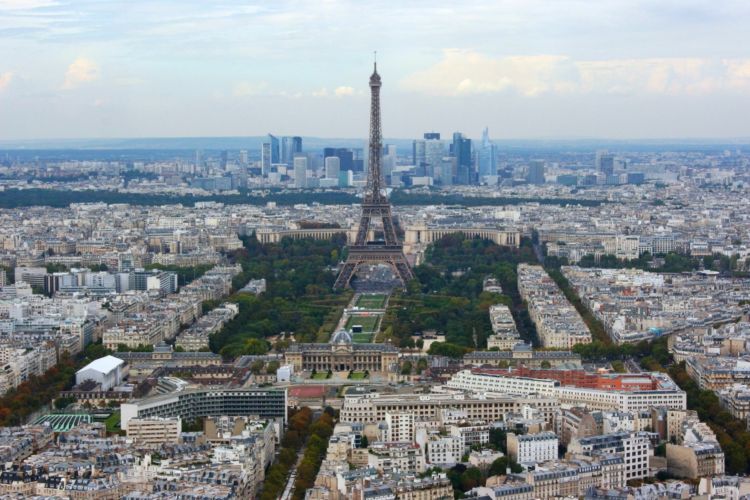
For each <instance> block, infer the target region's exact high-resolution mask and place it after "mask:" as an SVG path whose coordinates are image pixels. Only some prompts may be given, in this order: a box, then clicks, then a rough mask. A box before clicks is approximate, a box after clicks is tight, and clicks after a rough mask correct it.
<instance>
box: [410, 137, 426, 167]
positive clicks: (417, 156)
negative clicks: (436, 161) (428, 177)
mask: <svg viewBox="0 0 750 500" xmlns="http://www.w3.org/2000/svg"><path fill="white" fill-rule="evenodd" d="M411 156H412V162H413V163H414V167H415V168H416V170H417V175H425V170H426V168H425V167H426V166H427V141H425V140H424V139H415V140H414V142H413V143H412V146H411Z"/></svg>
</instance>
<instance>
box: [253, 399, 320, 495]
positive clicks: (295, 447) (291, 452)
mask: <svg viewBox="0 0 750 500" xmlns="http://www.w3.org/2000/svg"><path fill="white" fill-rule="evenodd" d="M312 418H313V412H312V410H311V409H310V408H308V407H307V406H305V407H303V408H300V409H299V410H293V409H291V410H289V424H288V426H287V431H286V432H285V433H284V437H283V438H282V440H281V449H280V450H279V454H278V455H277V456H276V460H275V461H274V463H273V464H272V465H271V467H269V469H268V471H267V472H266V477H265V480H264V481H263V489H262V491H261V493H260V499H261V500H276V499H278V498H281V494H282V493H283V492H284V488H285V487H286V483H287V480H288V478H289V474H290V473H291V471H292V468H293V467H294V465H295V464H296V463H297V453H298V452H299V450H300V448H302V445H303V444H304V442H305V440H306V439H307V436H308V428H309V427H310V424H311V423H312Z"/></svg>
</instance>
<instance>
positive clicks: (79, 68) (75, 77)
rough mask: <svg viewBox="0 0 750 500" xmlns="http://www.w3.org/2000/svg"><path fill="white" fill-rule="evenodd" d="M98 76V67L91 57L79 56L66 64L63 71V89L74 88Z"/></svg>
mask: <svg viewBox="0 0 750 500" xmlns="http://www.w3.org/2000/svg"><path fill="white" fill-rule="evenodd" d="M97 78H99V67H98V66H97V65H96V63H95V62H94V61H92V60H91V59H86V58H85V57H79V58H78V59H76V60H75V61H73V62H72V63H70V66H68V71H66V72H65V81H64V82H63V88H64V89H74V88H76V87H78V86H79V85H81V84H82V83H89V82H93V81H94V80H96V79H97Z"/></svg>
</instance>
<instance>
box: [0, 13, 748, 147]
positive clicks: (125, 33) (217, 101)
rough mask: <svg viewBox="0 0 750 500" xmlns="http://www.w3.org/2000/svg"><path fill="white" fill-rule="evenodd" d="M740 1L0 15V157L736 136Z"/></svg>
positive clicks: (744, 21)
mask: <svg viewBox="0 0 750 500" xmlns="http://www.w3.org/2000/svg"><path fill="white" fill-rule="evenodd" d="M749 26H750V1H748V0H737V1H733V0H701V1H698V0H649V1H645V0H598V1H595V0H545V1H542V0H487V1H471V0H467V1H456V0H451V1H443V0H428V1H423V0H394V1H391V0H371V1H366V0H306V1H287V0H273V1H271V0H266V1H263V2H250V1H245V2H233V1H223V2H212V1H209V0H125V1H114V0H107V1H104V0H0V140H1V139H29V138H85V137H152V136H153V137H167V136H169V137H171V136H178V137H179V136H244V135H261V134H265V133H267V132H273V133H278V134H299V135H314V136H321V137H325V136H328V137H363V136H365V135H366V134H367V113H368V109H367V108H368V104H369V103H368V98H367V91H368V88H367V79H368V76H369V73H370V70H371V65H372V52H373V50H377V51H378V67H379V69H380V73H381V75H382V77H383V82H384V87H383V128H384V134H385V135H386V136H387V137H403V138H408V137H414V136H417V135H420V134H421V133H422V132H423V131H427V130H437V131H440V132H443V133H446V134H447V133H450V132H453V131H455V130H460V131H463V132H465V133H467V134H469V135H470V136H472V137H477V136H479V134H480V131H481V129H482V128H483V127H484V126H485V125H486V126H489V127H490V132H491V136H492V137H493V138H497V139H512V138H682V137H701V138H737V137H750V119H748V117H749V116H750V28H749Z"/></svg>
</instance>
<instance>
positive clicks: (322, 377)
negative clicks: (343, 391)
mask: <svg viewBox="0 0 750 500" xmlns="http://www.w3.org/2000/svg"><path fill="white" fill-rule="evenodd" d="M310 378H312V379H314V380H325V379H327V378H328V372H318V373H316V374H315V375H313V376H312V377H310Z"/></svg>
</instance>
